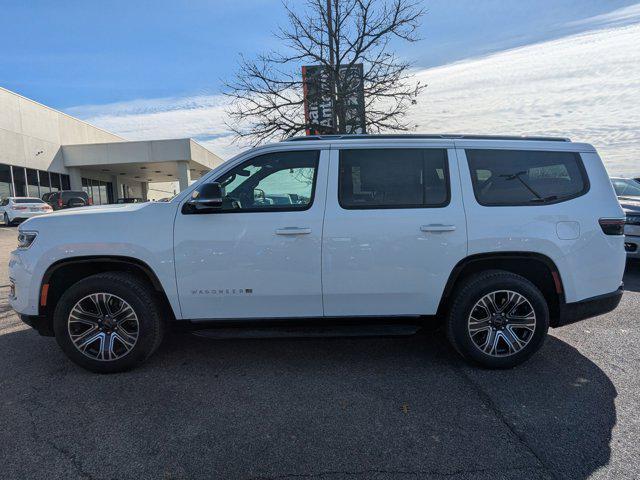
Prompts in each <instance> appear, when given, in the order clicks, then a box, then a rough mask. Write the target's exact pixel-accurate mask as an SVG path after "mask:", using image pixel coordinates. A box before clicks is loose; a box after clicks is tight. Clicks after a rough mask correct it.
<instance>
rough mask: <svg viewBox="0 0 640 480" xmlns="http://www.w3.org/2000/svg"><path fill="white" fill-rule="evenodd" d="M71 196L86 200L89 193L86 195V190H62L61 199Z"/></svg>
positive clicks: (68, 198)
mask: <svg viewBox="0 0 640 480" xmlns="http://www.w3.org/2000/svg"><path fill="white" fill-rule="evenodd" d="M72 198H83V199H84V200H85V202H86V201H87V200H88V199H89V195H87V192H70V191H65V192H62V200H63V201H67V200H70V199H72Z"/></svg>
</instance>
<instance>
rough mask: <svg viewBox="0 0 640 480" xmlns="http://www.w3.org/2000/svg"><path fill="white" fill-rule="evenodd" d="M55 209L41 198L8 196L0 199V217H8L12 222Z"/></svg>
mask: <svg viewBox="0 0 640 480" xmlns="http://www.w3.org/2000/svg"><path fill="white" fill-rule="evenodd" d="M52 211H53V209H52V208H51V207H50V206H49V205H47V204H46V203H45V202H43V201H42V200H40V199H39V198H31V197H7V198H5V199H4V200H2V201H0V218H5V214H6V218H7V219H8V220H9V222H10V223H13V222H15V221H16V220H26V219H27V218H33V217H37V216H38V215H44V214H47V213H51V212H52Z"/></svg>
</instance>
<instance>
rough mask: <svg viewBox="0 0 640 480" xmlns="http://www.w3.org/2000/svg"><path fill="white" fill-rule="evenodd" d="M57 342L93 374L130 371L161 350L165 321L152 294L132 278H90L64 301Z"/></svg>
mask: <svg viewBox="0 0 640 480" xmlns="http://www.w3.org/2000/svg"><path fill="white" fill-rule="evenodd" d="M53 327H54V332H55V335H56V340H57V342H58V344H59V345H60V348H62V350H63V351H64V352H65V353H66V355H67V356H68V357H69V358H70V359H71V360H72V361H74V362H75V363H77V364H78V365H80V366H81V367H84V368H86V369H88V370H91V371H93V372H99V373H111V372H120V371H124V370H128V369H130V368H133V367H135V366H136V365H138V364H140V363H141V362H143V361H144V360H146V359H147V358H148V357H149V356H150V355H151V354H153V352H155V351H156V349H157V348H158V347H159V345H160V342H161V340H162V335H163V330H164V328H163V322H162V319H161V317H160V312H159V309H158V307H157V304H156V300H155V298H154V293H153V291H152V290H151V289H150V288H149V286H148V285H146V284H145V283H144V282H142V281H140V280H139V279H138V278H137V277H135V276H134V275H131V274H128V273H121V272H114V273H102V274H98V275H93V276H91V277H88V278H85V279H83V280H81V281H80V282H78V283H76V284H74V285H73V286H72V287H71V288H69V289H68V290H67V291H66V292H65V293H64V294H63V295H62V297H61V298H60V300H59V301H58V304H57V306H56V309H55V312H54V318H53Z"/></svg>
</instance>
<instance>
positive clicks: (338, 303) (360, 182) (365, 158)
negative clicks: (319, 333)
mask: <svg viewBox="0 0 640 480" xmlns="http://www.w3.org/2000/svg"><path fill="white" fill-rule="evenodd" d="M466 251H467V236H466V223H465V214H464V209H463V205H462V197H461V193H460V182H459V178H458V166H457V161H456V155H455V150H453V149H449V150H447V149H446V146H445V145H443V147H442V148H415V147H412V148H369V149H362V148H349V149H347V148H344V149H341V150H339V151H338V150H335V151H332V156H331V166H330V173H329V181H328V188H327V207H326V214H325V224H324V238H323V252H322V271H323V275H322V279H323V286H324V310H325V315H327V316H351V315H364V316H378V315H428V314H434V313H436V310H437V308H438V303H439V301H440V298H441V296H442V292H443V290H444V287H445V284H446V282H447V280H448V278H449V275H450V273H451V270H452V269H453V267H454V266H455V265H456V263H458V261H460V260H461V259H462V258H464V257H465V255H466Z"/></svg>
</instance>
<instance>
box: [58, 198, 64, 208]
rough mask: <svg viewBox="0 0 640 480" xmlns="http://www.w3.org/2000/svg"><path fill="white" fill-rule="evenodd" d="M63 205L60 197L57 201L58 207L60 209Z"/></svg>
mask: <svg viewBox="0 0 640 480" xmlns="http://www.w3.org/2000/svg"><path fill="white" fill-rule="evenodd" d="M63 205H64V203H62V197H60V198H59V199H58V206H59V207H60V208H62V206H63Z"/></svg>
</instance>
